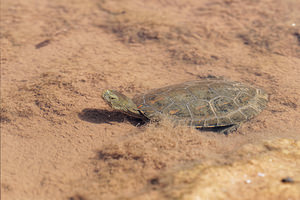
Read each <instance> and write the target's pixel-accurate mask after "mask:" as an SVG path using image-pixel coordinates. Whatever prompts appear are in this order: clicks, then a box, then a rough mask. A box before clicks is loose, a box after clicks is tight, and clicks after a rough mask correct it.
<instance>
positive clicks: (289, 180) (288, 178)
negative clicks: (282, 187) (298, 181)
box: [281, 177, 294, 183]
mask: <svg viewBox="0 0 300 200" xmlns="http://www.w3.org/2000/svg"><path fill="white" fill-rule="evenodd" d="M281 182H282V183H293V182H294V180H293V179H292V178H291V177H286V178H283V179H281Z"/></svg>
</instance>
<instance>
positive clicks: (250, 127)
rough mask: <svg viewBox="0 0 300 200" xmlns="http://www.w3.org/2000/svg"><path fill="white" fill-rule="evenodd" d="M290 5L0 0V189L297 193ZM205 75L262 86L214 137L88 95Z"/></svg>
mask: <svg viewBox="0 0 300 200" xmlns="http://www.w3.org/2000/svg"><path fill="white" fill-rule="evenodd" d="M299 10H300V4H299V2H298V1H297V0H288V1H281V0H266V1H253V0H243V1H242V0H213V1H211V0H201V1H197V0H185V1H169V0H162V1H160V0H153V1H138V0H133V1H128V0H122V1H116V0H111V1H105V0H87V1H84V2H83V1H79V0H74V1H67V0H61V1H58V0H54V1H45V0H42V1H34V0H23V1H2V2H1V28H0V30H1V37H0V41H1V197H2V198H3V199H66V200H79V199H80V200H82V199H84V200H89V199H197V198H199V199H224V198H225V199H226V198H227V199H229V198H230V199H241V198H242V199H263V198H264V199H288V198H289V199H295V200H296V199H298V198H299V199H300V194H299V191H300V184H299V182H300V171H299V160H300V158H299V155H300V153H299V151H300V150H299V145H300V144H299V139H300V134H299V133H300V132H299V130H300V121H299V119H300V114H299V111H300V110H299V109H300V108H299V106H300V103H299V102H300V101H299V98H300V79H299V77H300V13H299ZM206 77H221V78H224V79H227V80H232V81H239V82H243V83H246V84H250V85H254V86H256V87H260V88H263V89H264V90H266V91H267V93H268V94H269V95H270V102H269V104H268V107H267V108H266V109H265V110H264V111H263V112H262V113H261V114H259V115H258V116H257V117H255V118H254V119H252V120H251V121H249V122H247V123H244V124H243V125H242V127H240V128H239V129H238V131H236V132H234V133H232V134H229V135H228V136H226V135H222V134H218V133H215V132H210V131H206V132H203V131H199V130H196V129H193V128H187V127H176V128H174V127H173V126H172V125H171V124H169V123H168V122H161V123H159V124H156V123H148V124H144V125H142V126H139V123H140V121H138V120H136V119H133V118H130V117H127V116H125V115H124V114H122V113H119V112H115V111H112V110H111V109H110V108H109V106H108V105H107V104H106V103H105V102H104V101H103V100H102V99H101V93H102V91H103V90H104V89H107V88H110V89H115V90H119V91H121V92H123V93H124V94H126V95H128V96H129V97H133V96H135V95H136V94H139V93H143V92H146V91H148V90H151V89H154V88H159V87H163V86H166V85H171V84H176V83H181V82H184V81H188V80H197V79H203V78H206ZM269 160H272V161H271V162H267V161H269ZM287 178H290V179H287ZM249 180H250V181H249ZM284 180H292V181H287V182H285V181H284ZM229 182H230V183H229Z"/></svg>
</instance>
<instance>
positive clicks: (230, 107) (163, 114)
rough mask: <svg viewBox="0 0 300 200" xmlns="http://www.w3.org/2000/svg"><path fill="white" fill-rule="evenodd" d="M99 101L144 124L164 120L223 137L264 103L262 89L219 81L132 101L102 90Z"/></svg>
mask: <svg viewBox="0 0 300 200" xmlns="http://www.w3.org/2000/svg"><path fill="white" fill-rule="evenodd" d="M102 98H103V99H104V100H105V101H106V102H107V103H108V104H109V105H110V106H111V107H112V108H113V109H114V110H118V111H121V112H123V113H125V114H127V115H129V116H132V117H135V118H140V119H142V120H144V121H159V120H161V119H163V118H168V119H170V120H171V121H172V122H173V123H174V124H175V125H178V124H180V125H188V126H194V127H196V128H199V129H206V128H208V129H214V128H217V129H220V130H219V132H222V133H225V134H227V133H229V132H232V131H235V130H236V129H237V128H238V127H239V126H240V124H241V123H243V122H245V121H247V120H249V119H251V118H253V117H254V116H256V115H257V114H258V113H260V112H261V111H262V110H263V109H264V108H265V107H266V106H267V103H268V94H267V93H266V92H265V91H264V90H263V89H260V88H256V87H254V86H249V85H246V84H243V83H239V82H233V81H227V80H220V79H213V80H212V79H205V80H201V79H200V80H193V81H188V82H183V83H180V84H175V85H169V86H166V87H163V88H158V89H153V90H150V91H149V92H147V93H145V94H140V95H136V96H135V97H134V98H133V99H130V98H129V97H127V96H125V95H124V94H122V93H120V92H118V91H116V90H104V91H103V93H102Z"/></svg>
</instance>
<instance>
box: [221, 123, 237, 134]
mask: <svg viewBox="0 0 300 200" xmlns="http://www.w3.org/2000/svg"><path fill="white" fill-rule="evenodd" d="M239 127H240V124H233V125H230V126H225V127H223V128H221V129H220V130H219V133H223V134H225V135H228V134H229V133H232V132H234V131H236V130H237V129H238V128H239Z"/></svg>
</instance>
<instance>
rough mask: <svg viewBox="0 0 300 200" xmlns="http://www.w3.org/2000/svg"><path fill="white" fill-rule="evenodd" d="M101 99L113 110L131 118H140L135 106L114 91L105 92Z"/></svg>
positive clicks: (125, 97)
mask: <svg viewBox="0 0 300 200" xmlns="http://www.w3.org/2000/svg"><path fill="white" fill-rule="evenodd" d="M102 98H103V99H104V100H105V101H106V102H107V103H108V104H109V105H110V106H111V107H112V108H113V109H114V110H117V111H120V112H123V113H125V114H128V115H130V116H133V117H138V118H142V117H143V115H142V114H141V113H140V111H139V109H138V108H137V106H136V104H135V103H134V102H133V101H132V100H131V99H130V98H128V97H127V96H125V95H124V94H122V93H120V92H118V91H115V90H105V91H104V92H103V93H102Z"/></svg>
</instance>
